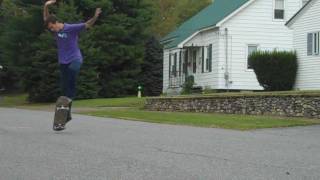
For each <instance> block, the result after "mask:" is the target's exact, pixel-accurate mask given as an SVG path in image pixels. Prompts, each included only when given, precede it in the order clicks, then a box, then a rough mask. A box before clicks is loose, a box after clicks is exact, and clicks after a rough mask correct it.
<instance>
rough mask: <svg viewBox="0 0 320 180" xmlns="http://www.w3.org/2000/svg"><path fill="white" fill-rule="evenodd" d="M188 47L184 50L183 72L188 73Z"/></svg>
mask: <svg viewBox="0 0 320 180" xmlns="http://www.w3.org/2000/svg"><path fill="white" fill-rule="evenodd" d="M188 56H189V54H188V49H187V50H186V51H184V63H183V73H184V74H187V67H188Z"/></svg>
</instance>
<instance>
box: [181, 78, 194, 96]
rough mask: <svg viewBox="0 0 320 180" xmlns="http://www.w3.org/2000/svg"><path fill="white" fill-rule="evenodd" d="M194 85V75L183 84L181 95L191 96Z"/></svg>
mask: <svg viewBox="0 0 320 180" xmlns="http://www.w3.org/2000/svg"><path fill="white" fill-rule="evenodd" d="M193 85H194V77H193V76H192V75H191V76H188V77H186V81H185V82H184V84H183V89H182V92H181V94H191V93H192V89H193Z"/></svg>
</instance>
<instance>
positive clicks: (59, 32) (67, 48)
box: [43, 0, 102, 130]
mask: <svg viewBox="0 0 320 180" xmlns="http://www.w3.org/2000/svg"><path fill="white" fill-rule="evenodd" d="M54 3H56V0H49V1H47V2H46V3H45V5H44V11H43V20H44V22H45V26H46V27H47V28H48V29H49V30H50V31H51V32H52V33H53V34H54V36H55V39H56V42H57V47H58V59H59V65H60V74H61V88H62V92H63V96H65V97H67V98H69V102H70V103H69V113H68V118H67V121H70V120H71V104H72V100H73V99H74V97H75V93H76V79H77V76H78V74H79V71H80V67H81V64H82V61H83V58H82V54H81V51H80V49H79V46H78V35H79V33H80V32H81V31H83V30H85V29H88V28H90V27H92V26H93V25H94V23H95V22H96V21H97V19H98V17H99V15H100V14H101V12H102V11H101V8H97V9H96V11H95V15H94V16H93V17H92V18H91V19H89V20H88V21H87V22H85V23H78V24H67V23H62V22H60V21H58V20H57V18H56V17H55V16H54V15H51V14H50V13H49V6H50V5H52V4H54ZM57 102H58V101H57ZM58 129H62V130H63V129H64V124H60V127H58Z"/></svg>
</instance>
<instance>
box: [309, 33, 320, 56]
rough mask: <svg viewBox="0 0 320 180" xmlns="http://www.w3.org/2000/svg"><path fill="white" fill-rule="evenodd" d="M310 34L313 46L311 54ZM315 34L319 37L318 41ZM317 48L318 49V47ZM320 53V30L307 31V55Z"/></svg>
mask: <svg viewBox="0 0 320 180" xmlns="http://www.w3.org/2000/svg"><path fill="white" fill-rule="evenodd" d="M308 34H311V35H312V42H311V44H312V46H311V52H312V53H311V54H308ZM315 35H316V36H317V38H318V42H317V44H316V42H315ZM316 48H317V49H316ZM319 55H320V31H313V32H308V33H307V56H319Z"/></svg>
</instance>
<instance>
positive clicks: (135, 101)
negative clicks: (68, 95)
mask: <svg viewBox="0 0 320 180" xmlns="http://www.w3.org/2000/svg"><path fill="white" fill-rule="evenodd" d="M144 102H145V98H136V97H127V98H110V99H91V100H79V101H75V102H74V104H73V105H74V107H141V108H142V107H143V106H144Z"/></svg>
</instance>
